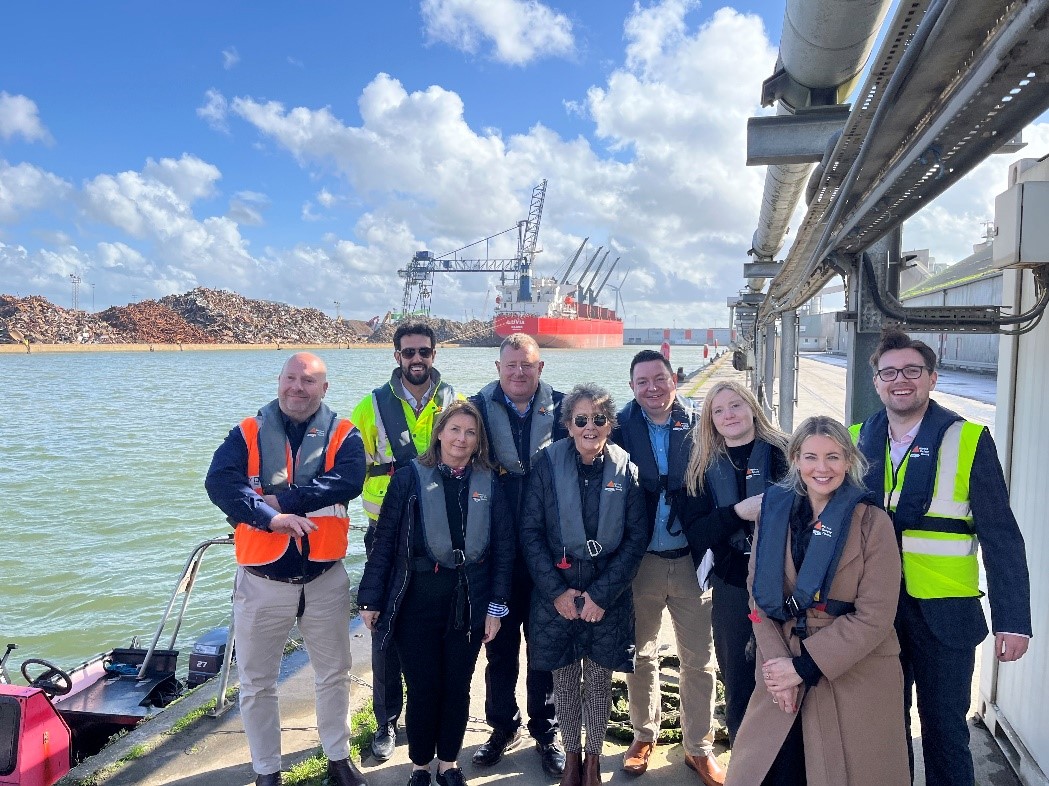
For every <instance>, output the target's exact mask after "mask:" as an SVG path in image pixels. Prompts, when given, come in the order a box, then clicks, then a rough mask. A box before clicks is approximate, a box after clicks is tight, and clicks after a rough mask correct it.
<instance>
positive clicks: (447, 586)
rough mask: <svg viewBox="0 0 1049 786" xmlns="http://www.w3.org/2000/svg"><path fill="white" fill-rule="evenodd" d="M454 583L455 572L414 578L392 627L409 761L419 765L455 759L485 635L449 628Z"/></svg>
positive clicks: (460, 744)
mask: <svg viewBox="0 0 1049 786" xmlns="http://www.w3.org/2000/svg"><path fill="white" fill-rule="evenodd" d="M455 585H456V575H455V571H451V570H442V571H440V572H438V573H431V572H429V571H426V572H422V571H420V572H417V573H414V574H412V580H411V584H409V586H408V590H407V592H406V593H405V597H404V601H403V603H402V606H401V610H400V612H399V613H398V616H397V621H396V623H395V624H394V631H393V637H394V641H395V642H396V645H397V650H398V652H399V653H400V655H401V667H402V668H403V669H404V680H405V682H406V683H407V685H408V707H407V711H406V712H405V728H406V729H407V731H408V758H410V759H411V760H412V763H413V764H417V765H419V766H424V765H427V764H429V763H430V762H431V761H433V759H434V756H436V757H437V758H438V759H440V760H441V761H455V760H456V759H457V758H458V757H459V751H460V750H461V749H462V747H463V737H464V736H465V735H466V724H467V722H468V721H469V718H470V680H471V679H472V678H473V673H474V667H475V666H476V665H477V655H478V654H479V653H480V651H481V639H482V638H483V636H484V633H483V631H480V630H475V631H473V632H472V633H471V632H470V630H469V628H468V627H467V628H463V629H462V630H453V629H451V628H450V626H449V618H450V616H451V611H452V603H453V597H454V592H455ZM501 633H502V632H501V631H500V635H501ZM496 638H499V637H498V636H496Z"/></svg>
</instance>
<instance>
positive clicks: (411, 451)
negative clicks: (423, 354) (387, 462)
mask: <svg viewBox="0 0 1049 786" xmlns="http://www.w3.org/2000/svg"><path fill="white" fill-rule="evenodd" d="M430 379H432V380H433V381H434V391H433V399H434V400H435V401H436V402H437V406H438V407H439V408H441V409H443V408H444V407H447V406H448V405H449V404H451V403H452V402H453V401H455V390H453V389H452V386H451V385H449V384H448V383H446V382H442V381H441V374H440V372H439V371H438V370H437V369H435V368H434V369H430ZM402 384H403V383H402V381H401V370H400V369H399V368H398V369H394V371H393V376H392V377H391V378H390V381H389V382H387V383H386V384H385V385H380V386H379V387H377V388H375V390H373V391H372V396H374V398H375V409H376V414H377V415H378V417H379V420H380V421H382V430H383V431H385V433H386V436H387V438H388V439H389V440H390V450H391V451H392V452H393V464H394V469H395V470H396V469H400V468H401V467H405V466H407V465H408V462H410V461H411V460H412V459H414V458H415V457H416V456H418V455H419V451H418V450H416V447H415V440H414V439H412V430H411V428H410V427H409V426H408V418H407V417H405V414H404V403H405V402H404V399H403V398H401V397H400V396H399V395H397V392H396V388H395V386H400V385H402ZM381 469H385V468H381ZM373 474H375V473H373ZM379 474H386V472H380V473H379Z"/></svg>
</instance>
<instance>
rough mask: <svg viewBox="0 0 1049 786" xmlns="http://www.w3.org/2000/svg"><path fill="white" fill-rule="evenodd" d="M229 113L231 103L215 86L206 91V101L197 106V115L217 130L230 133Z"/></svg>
mask: <svg viewBox="0 0 1049 786" xmlns="http://www.w3.org/2000/svg"><path fill="white" fill-rule="evenodd" d="M228 113H229V105H228V103H227V102H226V97H225V96H223V95H222V93H220V92H219V91H218V90H216V89H215V88H210V89H209V90H208V91H207V92H206V93H204V103H203V104H201V105H200V106H199V107H197V117H199V118H201V119H202V120H204V121H205V122H206V123H207V124H208V125H209V126H211V127H212V128H214V129H215V130H216V131H222V132H224V133H229V127H228V125H227V123H226V116H227V114H228Z"/></svg>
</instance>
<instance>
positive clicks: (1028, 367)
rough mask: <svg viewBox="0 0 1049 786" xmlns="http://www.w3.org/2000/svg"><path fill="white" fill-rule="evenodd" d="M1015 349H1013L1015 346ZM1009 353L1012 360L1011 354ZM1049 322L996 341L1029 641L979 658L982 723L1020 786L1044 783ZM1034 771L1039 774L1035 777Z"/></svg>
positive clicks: (1047, 755)
mask: <svg viewBox="0 0 1049 786" xmlns="http://www.w3.org/2000/svg"><path fill="white" fill-rule="evenodd" d="M1015 277H1016V273H1015V272H1014V271H1007V273H1006V279H1005V282H1004V283H1005V288H1006V293H1007V295H1006V297H1007V300H1008V301H1009V302H1012V301H1013V300H1014V294H1013V293H1014V287H1015V284H1014V283H1013V282H1014V281H1015ZM1023 280H1024V285H1023V297H1022V302H1023V307H1024V308H1030V306H1031V304H1032V301H1033V280H1032V278H1031V275H1030V273H1025V274H1024V278H1023ZM1017 342H1018V343H1017ZM1014 352H1015V354H1014ZM1046 391H1049V321H1047V322H1043V323H1042V324H1041V325H1039V326H1038V328H1036V329H1035V330H1034V331H1032V332H1031V333H1029V334H1027V335H1024V336H1020V337H1019V338H1009V337H1004V338H1002V340H1001V366H1000V371H999V376H998V412H997V415H998V416H997V418H996V430H995V440H996V442H997V443H998V448H999V453H1000V454H1001V455H1002V459H1003V465H1004V466H1005V467H1006V477H1007V480H1008V481H1009V489H1010V499H1011V503H1012V508H1013V511H1014V512H1015V513H1016V518H1017V520H1018V521H1019V523H1020V528H1021V529H1022V530H1023V535H1024V539H1025V540H1026V544H1027V561H1028V565H1029V566H1030V572H1031V608H1032V610H1033V613H1034V634H1035V637H1034V639H1032V641H1031V647H1030V649H1029V650H1028V652H1027V654H1026V655H1025V656H1024V657H1023V658H1022V659H1021V660H1019V661H1018V662H1016V663H1007V664H1001V665H999V666H998V667H997V668H993V667H992V664H994V663H995V661H994V659H993V653H992V652H991V650H990V647H989V646H988V645H985V647H984V651H983V664H984V666H983V670H984V673H983V675H982V678H981V681H980V682H981V686H980V696H981V703H982V705H983V710H984V716H985V718H986V719H987V720H988V726H989V727H990V728H991V729H992V732H993V733H994V734H995V737H996V738H997V739H998V740H999V741H1001V742H1002V747H1003V749H1004V750H1005V751H1006V753H1007V754H1010V758H1012V759H1013V765H1014V767H1016V768H1017V769H1018V771H1019V774H1020V778H1021V781H1022V782H1023V783H1024V784H1025V786H1034V785H1035V784H1038V785H1039V786H1041V785H1042V784H1046V783H1049V780H1047V779H1046V773H1049V712H1047V710H1046V697H1047V696H1049V687H1047V686H1049V522H1047V511H1049V483H1047V482H1046V481H1047V473H1046V466H1047V458H1049V407H1046V405H1045V399H1046ZM1039 770H1040V771H1039Z"/></svg>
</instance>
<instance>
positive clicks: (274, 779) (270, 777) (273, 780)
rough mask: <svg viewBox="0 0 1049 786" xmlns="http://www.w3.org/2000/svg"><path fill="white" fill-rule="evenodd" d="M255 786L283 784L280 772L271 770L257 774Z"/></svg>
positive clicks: (279, 785)
mask: <svg viewBox="0 0 1049 786" xmlns="http://www.w3.org/2000/svg"><path fill="white" fill-rule="evenodd" d="M255 786H281V779H280V773H279V772H269V773H266V774H265V775H256V776H255Z"/></svg>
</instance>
